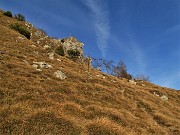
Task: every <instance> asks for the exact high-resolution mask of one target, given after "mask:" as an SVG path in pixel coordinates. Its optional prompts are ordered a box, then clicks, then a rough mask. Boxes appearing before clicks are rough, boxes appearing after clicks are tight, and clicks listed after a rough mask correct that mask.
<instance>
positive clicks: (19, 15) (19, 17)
mask: <svg viewBox="0 0 180 135" xmlns="http://www.w3.org/2000/svg"><path fill="white" fill-rule="evenodd" d="M14 18H16V19H17V20H19V21H25V17H24V16H23V15H21V14H16V15H14Z"/></svg>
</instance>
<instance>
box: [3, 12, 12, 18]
mask: <svg viewBox="0 0 180 135" xmlns="http://www.w3.org/2000/svg"><path fill="white" fill-rule="evenodd" d="M4 15H6V16H8V17H12V13H11V11H6V12H4Z"/></svg>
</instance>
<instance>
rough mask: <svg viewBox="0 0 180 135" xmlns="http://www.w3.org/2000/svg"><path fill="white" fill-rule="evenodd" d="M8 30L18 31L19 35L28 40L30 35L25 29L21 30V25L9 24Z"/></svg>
mask: <svg viewBox="0 0 180 135" xmlns="http://www.w3.org/2000/svg"><path fill="white" fill-rule="evenodd" d="M10 28H12V29H14V30H16V31H18V32H19V33H20V34H22V35H24V36H25V37H27V38H28V39H30V36H31V33H30V32H29V31H27V30H26V29H25V28H23V26H22V25H20V24H18V23H15V24H11V25H10Z"/></svg>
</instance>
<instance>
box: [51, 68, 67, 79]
mask: <svg viewBox="0 0 180 135" xmlns="http://www.w3.org/2000/svg"><path fill="white" fill-rule="evenodd" d="M54 75H55V77H57V78H59V79H62V80H63V79H66V76H65V74H64V73H63V72H61V71H60V70H57V71H56V72H54Z"/></svg>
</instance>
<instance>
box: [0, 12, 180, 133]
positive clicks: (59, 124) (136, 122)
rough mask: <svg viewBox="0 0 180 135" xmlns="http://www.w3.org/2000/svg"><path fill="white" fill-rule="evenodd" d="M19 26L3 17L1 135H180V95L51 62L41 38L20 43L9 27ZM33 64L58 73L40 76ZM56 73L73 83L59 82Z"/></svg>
mask: <svg viewBox="0 0 180 135" xmlns="http://www.w3.org/2000/svg"><path fill="white" fill-rule="evenodd" d="M7 20H8V21H7ZM15 22H18V21H17V20H15V19H13V18H9V17H6V16H3V15H2V13H0V35H1V36H0V134H2V135H9V134H14V135H19V134H25V135H26V134H33V135H36V134H37V135H43V134H52V135H56V134H59V135H61V134H62V135H66V134H67V135H78V134H82V135H83V134H84V135H87V134H89V135H121V134H123V135H125V134H127V135H136V134H146V135H148V134H149V135H151V134H154V135H158V134H163V135H166V134H167V135H168V134H169V135H178V134H180V106H179V105H180V92H179V91H175V90H172V89H167V88H163V87H160V86H156V85H154V84H151V83H148V82H143V84H145V86H141V83H142V82H139V85H132V84H130V83H129V82H128V81H127V80H125V79H121V80H120V79H117V78H114V77H112V76H108V75H106V74H103V73H102V72H99V71H96V70H94V69H91V70H90V72H89V73H88V72H86V71H87V70H88V68H87V66H86V64H82V63H76V62H73V61H71V60H69V59H67V58H65V57H60V56H55V59H54V60H50V59H49V58H48V56H47V53H48V51H46V50H44V49H43V47H42V46H41V45H37V44H36V39H35V38H34V39H33V40H31V41H30V40H28V39H25V40H20V39H18V36H22V35H20V34H19V33H18V32H16V31H14V30H12V29H10V28H9V24H11V23H15ZM18 23H22V24H24V22H18ZM16 40H18V42H16ZM31 45H36V47H32V46H31ZM34 51H38V55H37V54H35V53H34ZM57 58H58V59H60V60H61V61H57V60H56V59H57ZM33 61H46V62H47V63H48V64H51V65H52V66H53V68H51V69H43V71H42V72H38V71H36V70H35V69H34V68H33V67H32V66H31V65H32V62H33ZM27 62H28V63H29V64H27ZM56 70H61V71H63V72H64V73H65V74H66V76H67V79H65V80H59V79H56V78H55V77H54V76H53V73H54V72H55V71H56ZM172 81H173V80H172ZM151 90H157V91H159V92H161V93H164V94H165V95H167V96H168V98H169V100H168V101H163V100H162V99H160V98H159V97H157V96H155V95H153V94H151V93H150V91H151Z"/></svg>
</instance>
